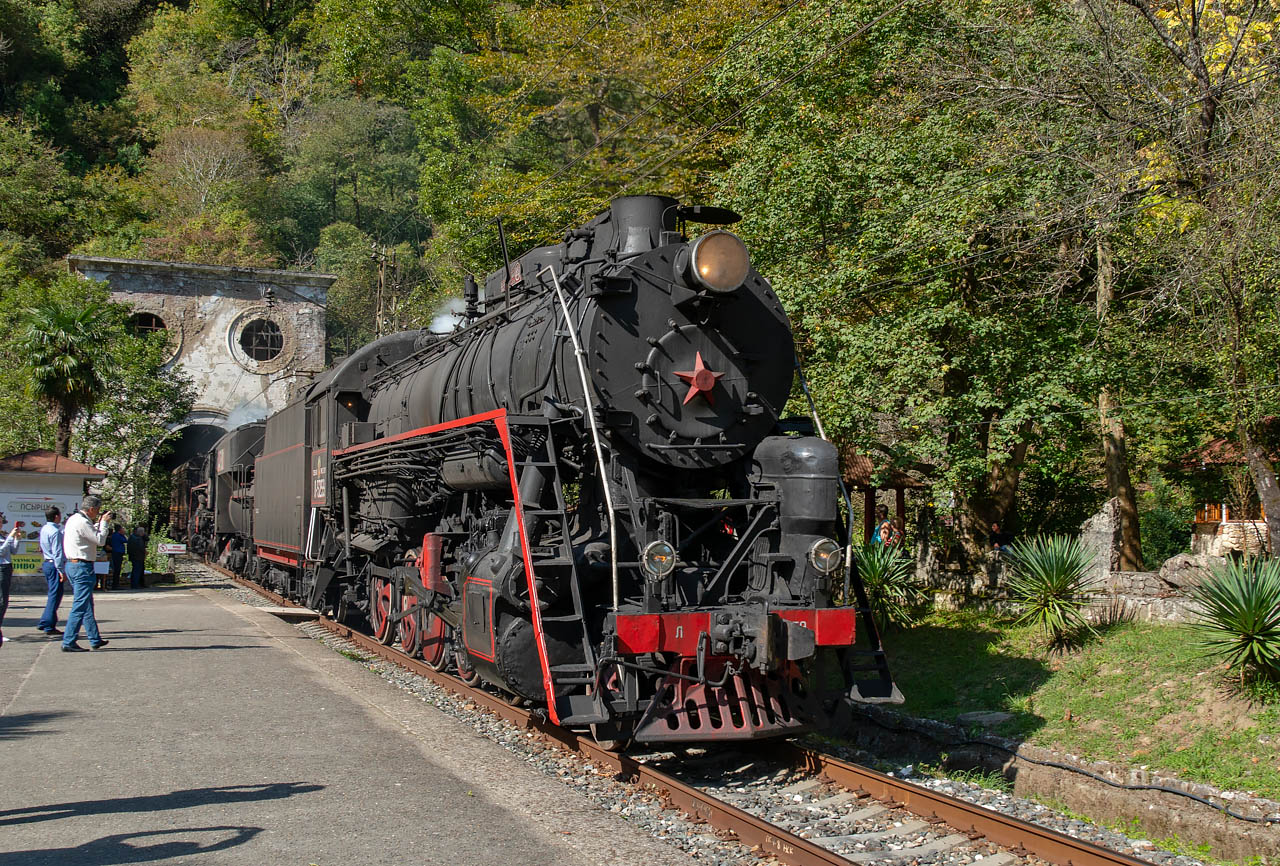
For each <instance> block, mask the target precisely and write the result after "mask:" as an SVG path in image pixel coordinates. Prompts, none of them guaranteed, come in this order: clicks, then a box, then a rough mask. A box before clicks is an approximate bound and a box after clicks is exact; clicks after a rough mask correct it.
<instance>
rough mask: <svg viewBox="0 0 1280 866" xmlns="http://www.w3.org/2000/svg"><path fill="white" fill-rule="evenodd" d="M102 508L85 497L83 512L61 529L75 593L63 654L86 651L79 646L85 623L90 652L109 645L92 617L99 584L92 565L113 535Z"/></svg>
mask: <svg viewBox="0 0 1280 866" xmlns="http://www.w3.org/2000/svg"><path fill="white" fill-rule="evenodd" d="M101 508H102V500H101V499H99V498H98V497H97V496H86V497H85V498H84V501H83V502H81V503H80V510H79V511H77V512H76V513H75V514H73V515H71V516H70V517H68V518H67V525H66V528H65V529H63V530H62V550H63V552H64V553H65V554H66V557H67V577H68V578H69V579H70V581H71V592H72V596H71V613H70V614H69V615H68V616H67V628H66V631H65V632H64V633H63V635H62V651H63V652H64V653H82V652H84V651H85V648H84V647H82V646H80V645H79V644H78V643H76V638H77V637H79V636H80V624H81V623H82V622H83V623H84V633H85V635H86V636H88V638H89V648H90V649H95V650H96V649H102V648H103V647H104V646H106V645H107V641H105V640H103V639H102V635H100V634H98V620H97V618H96V617H94V615H93V588H94V586H95V585H96V584H97V582H98V578H97V575H95V574H94V573H93V564H94V563H95V562H97V560H98V548H99V547H101V546H102V545H103V544H105V543H106V541H107V535H108V534H110V532H111V512H110V511H108V512H107V513H106V514H103V515H101V517H99V511H100V510H101ZM95 521H96V526H95Z"/></svg>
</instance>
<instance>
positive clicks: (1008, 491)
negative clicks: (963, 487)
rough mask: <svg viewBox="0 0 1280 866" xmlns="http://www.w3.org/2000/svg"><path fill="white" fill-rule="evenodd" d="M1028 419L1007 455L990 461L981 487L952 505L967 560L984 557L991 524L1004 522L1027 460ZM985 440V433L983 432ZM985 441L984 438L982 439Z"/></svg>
mask: <svg viewBox="0 0 1280 866" xmlns="http://www.w3.org/2000/svg"><path fill="white" fill-rule="evenodd" d="M1031 426H1032V425H1031V422H1030V421H1027V422H1025V423H1024V424H1023V425H1022V427H1021V428H1020V429H1019V432H1020V433H1021V434H1022V435H1023V439H1022V441H1021V442H1019V443H1018V444H1017V445H1015V446H1014V448H1013V451H1012V453H1010V455H1009V459H1008V460H1006V461H1004V462H1003V463H997V464H995V465H993V466H992V467H991V469H990V471H989V472H988V473H987V478H986V483H985V484H984V485H983V486H984V488H985V489H983V490H981V491H978V492H977V493H975V495H973V496H965V497H962V498H961V500H960V501H959V502H958V503H957V504H958V505H959V507H958V508H957V509H956V514H957V517H958V525H957V526H956V530H957V531H956V535H957V537H958V539H959V541H960V544H961V546H962V547H963V548H964V551H965V555H966V556H968V557H969V558H970V559H971V560H978V559H981V558H982V557H985V556H986V555H987V553H988V552H989V551H990V550H991V524H993V523H999V524H1000V525H1001V526H1002V527H1004V528H1005V529H1006V530H1007V529H1008V527H1007V526H1005V524H1006V523H1007V521H1008V518H1009V512H1010V511H1012V510H1013V502H1014V499H1015V498H1016V496H1017V493H1018V481H1019V479H1020V478H1021V477H1022V465H1023V464H1024V463H1025V462H1026V460H1027V453H1028V451H1029V450H1030V446H1029V444H1028V442H1027V440H1026V436H1027V435H1028V434H1030V432H1031ZM983 438H984V440H985V435H984V437H983ZM984 444H985V442H984Z"/></svg>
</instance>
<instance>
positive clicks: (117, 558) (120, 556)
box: [107, 523, 129, 589]
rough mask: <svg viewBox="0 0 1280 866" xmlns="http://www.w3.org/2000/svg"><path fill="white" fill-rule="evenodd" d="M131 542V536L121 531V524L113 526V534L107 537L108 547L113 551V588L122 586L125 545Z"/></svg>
mask: <svg viewBox="0 0 1280 866" xmlns="http://www.w3.org/2000/svg"><path fill="white" fill-rule="evenodd" d="M128 542H129V536H127V535H125V534H124V533H123V532H121V531H120V524H118V523H117V524H116V525H115V526H113V527H112V531H111V535H109V536H108V537H107V547H108V549H109V550H110V551H111V570H110V572H109V573H110V575H111V588H112V589H119V588H120V568H121V566H123V565H124V551H125V545H127V544H128Z"/></svg>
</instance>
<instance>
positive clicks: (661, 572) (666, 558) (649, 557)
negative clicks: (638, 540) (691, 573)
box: [641, 541, 676, 580]
mask: <svg viewBox="0 0 1280 866" xmlns="http://www.w3.org/2000/svg"><path fill="white" fill-rule="evenodd" d="M641 563H642V564H643V566H644V570H645V571H646V572H647V573H648V574H649V576H650V577H651V578H652V579H654V580H662V579H663V578H664V577H666V576H667V575H668V574H670V573H671V572H672V570H673V569H674V568H675V567H676V549H675V548H674V547H672V546H671V544H670V543H669V542H666V541H654V542H651V543H650V544H649V546H648V547H646V548H645V549H644V557H643V559H642V560H641Z"/></svg>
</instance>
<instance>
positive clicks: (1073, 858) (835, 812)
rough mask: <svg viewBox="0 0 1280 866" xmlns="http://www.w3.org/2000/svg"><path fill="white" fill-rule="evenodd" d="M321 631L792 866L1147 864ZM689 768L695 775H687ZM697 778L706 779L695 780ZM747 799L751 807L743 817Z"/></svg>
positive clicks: (794, 754) (791, 748)
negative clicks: (528, 695)
mask: <svg viewBox="0 0 1280 866" xmlns="http://www.w3.org/2000/svg"><path fill="white" fill-rule="evenodd" d="M206 565H207V567H209V568H210V569H212V570H214V571H216V572H217V573H219V574H221V575H223V576H224V577H226V578H228V579H229V580H231V581H233V582H235V583H236V584H237V585H239V586H242V587H245V588H246V589H250V590H252V591H254V592H256V593H258V594H259V595H261V596H263V597H264V598H267V599H269V600H271V601H273V602H274V603H276V604H278V605H280V606H282V607H292V608H297V607H300V606H299V605H297V604H295V603H294V602H292V601H290V600H288V599H286V598H283V597H282V596H279V595H277V594H276V593H274V592H271V591H270V590H268V589H266V588H264V587H262V586H259V585H258V584H256V583H253V582H251V581H248V580H244V579H243V578H240V577H239V576H237V575H235V574H234V573H232V572H230V571H227V570H225V569H223V568H220V567H218V566H215V565H212V564H209V563H206ZM318 623H319V625H321V626H322V627H323V628H324V629H326V630H328V631H329V632H330V633H332V634H334V635H336V636H338V637H340V638H343V639H345V640H346V641H348V642H350V643H352V644H354V645H355V646H357V647H359V648H360V649H361V650H362V651H364V652H365V653H368V654H369V655H371V656H375V657H377V658H380V659H383V660H385V661H387V662H390V663H392V664H395V665H399V666H400V667H402V668H405V669H407V670H409V671H411V672H412V673H414V674H416V675H418V676H421V677H423V678H425V679H427V680H429V681H431V682H433V683H435V684H436V685H438V686H440V687H442V688H444V689H447V690H449V691H451V692H453V693H455V694H457V695H459V696H460V697H463V698H465V699H466V700H469V701H471V702H474V703H475V704H476V705H477V706H479V707H481V708H483V709H484V710H486V711H488V712H489V713H492V714H493V715H495V716H498V717H499V718H501V719H504V720H505V721H507V722H508V723H510V724H512V725H515V726H516V727H518V728H521V729H526V730H530V731H534V732H536V733H537V734H539V735H541V736H542V737H543V738H544V739H545V740H547V741H549V742H551V743H554V744H555V745H557V746H559V747H560V748H562V749H564V750H566V751H569V752H573V753H577V754H579V755H582V756H584V757H585V758H587V759H588V760H590V761H592V762H594V763H595V764H598V765H601V766H604V767H608V768H610V769H611V770H612V771H613V772H614V773H615V774H616V775H617V777H618V778H626V779H630V780H632V781H633V782H634V783H636V784H639V785H642V786H644V787H646V788H648V789H649V790H652V791H654V792H655V793H657V795H658V796H659V797H660V798H662V799H663V800H664V801H666V802H667V803H669V804H670V805H671V806H673V807H675V808H678V809H680V810H681V811H682V812H684V813H685V814H686V815H689V816H690V817H691V818H692V819H693V820H694V821H696V822H703V823H706V824H707V825H708V826H709V828H710V829H712V830H713V831H715V832H716V833H718V834H720V835H728V836H730V837H732V838H734V839H736V840H737V841H739V842H741V843H742V844H744V845H747V846H750V847H753V848H756V849H758V850H759V851H760V852H761V853H764V854H767V855H770V856H772V857H773V858H775V859H776V860H778V861H780V862H782V863H786V864H792V866H848V864H870V863H886V864H892V863H904V864H905V863H912V864H918V863H929V862H932V861H934V860H936V859H937V858H939V857H944V856H946V855H952V854H957V853H958V854H961V855H963V854H965V853H966V852H969V853H971V856H968V857H965V858H963V859H965V860H967V861H968V862H976V861H981V862H982V863H983V864H984V866H1006V864H1012V863H1017V862H1031V863H1037V862H1046V863H1051V864H1056V866H1151V864H1150V863H1148V862H1147V861H1145V860H1140V859H1138V858H1136V857H1133V856H1130V855H1128V854H1123V853H1120V852H1117V851H1112V850H1110V849H1107V848H1103V847H1101V846H1098V845H1095V844H1093V843H1091V842H1086V841H1083V840H1080V839H1075V838H1072V837H1071V836H1067V835H1065V834H1063V833H1058V832H1056V831H1054V830H1050V829H1047V828H1044V827H1040V826H1038V825H1036V824H1033V823H1030V822H1027V821H1022V820H1019V819H1017V818H1013V817H1010V816H1008V815H1004V814H1001V813H999V812H995V811H992V810H989V809H984V808H982V807H981V806H976V805H974V804H971V803H968V802H965V801H964V800H960V799H957V798H954V797H950V796H947V795H945V794H941V793H939V792H936V791H931V790H929V789H927V788H924V787H921V786H919V785H914V784H911V783H910V782H907V781H905V780H902V779H897V778H894V777H892V776H888V775H885V774H883V773H879V772H877V771H875V770H871V769H868V768H866V767H861V766H858V765H856V764H852V763H850V762H848V761H845V760H842V759H840V758H837V757H834V756H832V755H827V754H824V753H822V752H819V751H815V750H813V749H809V748H806V747H804V746H801V745H798V744H795V743H791V742H775V743H770V744H767V745H763V746H760V747H757V748H756V749H755V750H753V751H751V752H749V753H748V752H745V751H742V750H735V751H730V752H727V753H722V754H712V753H707V754H705V755H702V756H699V757H695V758H692V759H691V758H689V757H688V756H683V755H682V756H679V757H678V758H677V759H673V760H667V761H663V760H661V759H658V760H654V759H652V758H651V757H649V756H646V757H645V758H644V759H641V758H640V757H637V756H633V755H627V754H624V753H620V752H615V751H610V750H608V749H605V748H602V747H601V746H600V745H599V744H597V743H596V742H595V741H594V740H593V739H592V738H591V737H590V736H589V735H587V734H578V733H575V732H573V731H570V730H566V729H564V728H561V727H558V726H555V725H551V724H548V723H546V722H545V721H543V720H542V719H541V718H540V716H539V714H538V713H537V712H536V711H530V710H528V709H525V708H522V707H517V706H513V705H512V704H511V703H509V702H507V701H506V700H504V699H503V698H501V697H498V696H497V695H494V694H491V693H489V692H487V691H485V690H483V689H481V688H476V687H472V686H468V685H467V684H465V683H463V682H462V681H461V680H459V679H457V678H456V677H453V676H450V675H448V674H445V673H441V672H439V671H436V670H434V669H432V668H431V667H429V666H428V665H426V664H425V663H424V662H422V661H420V660H417V659H413V658H410V657H409V656H407V655H405V654H404V653H402V652H400V651H398V650H396V649H394V648H392V647H389V646H383V645H382V644H381V643H379V642H378V641H376V640H374V639H373V638H371V637H369V636H368V635H365V634H363V633H361V632H358V631H355V630H353V629H351V628H350V627H348V626H345V625H342V624H340V623H337V622H334V621H333V620H330V619H328V618H327V617H324V616H321V617H319V619H318ZM743 762H745V763H743ZM665 763H670V764H672V765H678V766H673V768H672V769H671V770H670V771H668V770H667V769H664V767H663V766H662V765H663V764H665ZM733 764H738V766H736V767H734V766H730V765H733ZM690 767H693V768H694V771H693V773H689V772H687V771H688V769H689V768H690ZM699 773H701V775H702V776H704V777H705V778H703V779H698V778H696V777H697V776H698V775H699ZM682 777H683V778H682ZM784 777H785V778H792V777H798V781H794V782H792V783H790V784H782V785H779V784H776V782H775V781H774V780H777V779H779V778H784ZM735 801H737V802H739V804H740V805H735ZM747 801H749V807H745V808H744V807H741V806H747V805H748V804H747ZM788 825H789V826H788ZM802 833H804V835H801V834H802ZM993 848H994V849H995V850H993Z"/></svg>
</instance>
